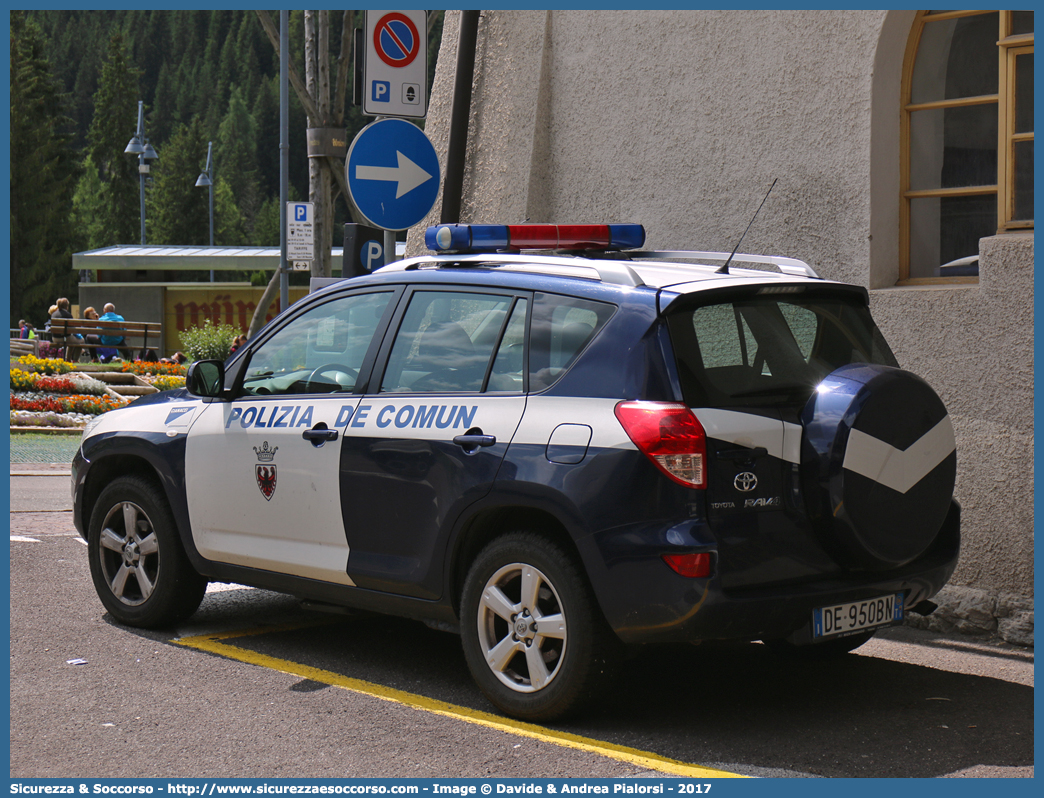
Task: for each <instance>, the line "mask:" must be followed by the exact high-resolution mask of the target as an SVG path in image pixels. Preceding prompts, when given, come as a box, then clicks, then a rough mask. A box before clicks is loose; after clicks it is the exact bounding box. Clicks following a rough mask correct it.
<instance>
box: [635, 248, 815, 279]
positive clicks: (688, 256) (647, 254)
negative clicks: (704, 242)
mask: <svg viewBox="0 0 1044 798" xmlns="http://www.w3.org/2000/svg"><path fill="white" fill-rule="evenodd" d="M626 254H627V256H628V257H630V258H631V259H633V260H638V259H645V260H668V259H675V260H677V259H685V260H720V261H728V260H729V258H730V257H731V258H732V260H733V261H738V262H740V263H744V262H746V263H768V264H771V265H772V266H775V267H776V268H777V269H779V270H780V272H782V273H783V274H790V275H794V276H795V277H814V278H815V279H817V280H821V279H822V278H821V277H820V276H819V275H818V274H816V271H815V269H813V268H812V267H811V266H809V265H808V264H807V263H805V262H804V261H803V260H797V259H796V258H784V257H783V256H781V255H743V254H740V253H736V254H735V255H733V254H732V253H730V252H692V251H685V250H663V251H653V250H649V251H628V252H627V253H626Z"/></svg>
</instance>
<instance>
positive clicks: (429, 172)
mask: <svg viewBox="0 0 1044 798" xmlns="http://www.w3.org/2000/svg"><path fill="white" fill-rule="evenodd" d="M344 172H345V178H346V179H347V181H348V192H349V193H350V194H351V195H352V200H353V201H354V202H355V205H356V207H357V208H358V209H359V211H360V212H361V213H362V215H363V216H364V217H365V218H366V221H367V222H368V223H369V224H371V225H373V226H374V227H380V228H382V229H384V230H405V229H406V228H408V227H412V226H413V225H415V224H417V223H418V222H419V221H421V220H422V219H423V218H424V217H425V216H427V215H428V211H430V210H431V209H432V207H433V206H434V205H435V199H436V198H437V197H438V194H439V158H438V156H437V155H436V154H435V147H433V146H432V143H431V141H429V139H428V137H427V136H426V135H424V131H422V130H421V129H420V128H419V127H417V126H416V125H414V124H412V123H410V122H407V121H405V120H402V119H382V120H381V121H379V122H374V123H373V124H371V125H367V126H366V127H364V128H363V129H362V130H361V131H359V135H358V136H356V137H355V141H353V142H352V146H351V147H350V148H349V150H348V159H347V160H346V161H345V166H344Z"/></svg>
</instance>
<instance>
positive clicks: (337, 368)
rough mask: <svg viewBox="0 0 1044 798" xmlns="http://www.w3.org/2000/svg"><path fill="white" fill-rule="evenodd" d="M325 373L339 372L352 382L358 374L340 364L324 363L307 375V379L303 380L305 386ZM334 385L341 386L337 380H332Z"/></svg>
mask: <svg viewBox="0 0 1044 798" xmlns="http://www.w3.org/2000/svg"><path fill="white" fill-rule="evenodd" d="M326 371H339V372H341V373H342V374H347V375H348V376H349V377H351V378H352V379H353V380H357V379H359V372H358V371H356V370H355V369H353V368H351V367H350V366H345V365H343V364H341V363H325V364H323V365H322V366H319V368H317V369H315V370H314V371H313V372H312V373H311V374H309V375H308V379H307V380H305V384H307V385H310V384H311V383H312V381H313V380H315V378H316V377H317V376H319V375H320V374H322V373H323V372H326ZM334 383H335V384H336V385H338V386H341V383H340V382H338V381H337V380H334ZM341 387H343V386H341ZM328 393H334V391H329V392H328Z"/></svg>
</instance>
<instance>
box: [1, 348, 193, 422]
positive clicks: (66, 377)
mask: <svg viewBox="0 0 1044 798" xmlns="http://www.w3.org/2000/svg"><path fill="white" fill-rule="evenodd" d="M77 367H78V364H75V363H69V362H67V361H64V360H60V359H57V358H42V357H35V356H33V355H24V356H22V357H20V358H18V359H17V361H12V364H11V372H10V374H11V377H10V380H11V426H12V427H83V426H84V425H85V424H86V423H87V422H88V421H89V420H90V419H91V418H93V417H95V416H98V415H100V414H102V413H107V412H108V411H110V410H115V409H116V408H119V407H125V406H126V405H127V404H128V403H129V402H130V401H132V399H122V400H121V399H119V398H115V397H114V396H113V393H112V391H111V390H110V389H109V387H108V385H106V384H105V383H104V382H102V381H101V380H96V379H94V378H93V377H91V376H89V375H88V374H83V373H80V372H78V371H75V369H76V368H77ZM112 370H113V371H115V370H116V369H115V368H113V369H112ZM119 371H122V372H124V373H131V374H135V375H136V376H138V377H139V378H140V379H142V380H144V381H145V382H147V383H149V384H151V385H153V386H154V387H155V388H156V389H157V390H160V391H168V390H171V389H173V388H183V387H184V386H185V372H186V368H185V367H184V366H182V365H178V364H177V363H155V362H145V361H140V362H127V363H122V364H120V367H119Z"/></svg>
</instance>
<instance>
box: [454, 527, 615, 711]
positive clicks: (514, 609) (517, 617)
mask: <svg viewBox="0 0 1044 798" xmlns="http://www.w3.org/2000/svg"><path fill="white" fill-rule="evenodd" d="M461 638H462V642H463V645H464V655H465V658H466V659H467V663H468V667H469V669H470V670H471V674H472V676H473V677H474V679H475V681H476V682H477V683H478V686H479V688H480V689H481V690H482V692H483V693H484V694H485V695H486V697H487V698H488V699H489V700H490V701H491V702H492V703H493V704H494V705H495V706H496V707H497V708H498V709H500V710H501V711H503V712H504V713H506V714H508V715H511V716H513V717H516V718H520V719H523V720H534V721H550V720H554V719H557V718H561V717H563V716H564V715H566V714H568V713H569V712H572V711H574V710H576V709H578V708H579V707H580V706H582V705H583V703H584V702H585V701H586V700H588V699H590V698H591V697H592V696H593V695H594V694H595V693H596V692H597V691H598V689H599V688H600V687H601V686H602V684H603V682H604V681H605V680H606V679H607V678H608V677H609V675H610V671H611V667H610V666H611V662H612V660H613V656H612V649H613V648H614V646H613V636H612V632H611V631H610V630H609V629H608V627H607V625H606V623H605V620H604V619H603V618H602V616H601V613H600V612H599V611H598V609H597V606H596V604H595V602H594V598H593V597H592V596H591V593H590V590H589V589H588V587H587V584H586V582H585V581H584V579H583V577H582V576H581V574H580V572H579V570H578V569H577V567H576V566H575V564H574V562H573V560H572V558H571V557H570V556H569V555H567V554H566V552H564V551H563V550H562V549H561V548H559V546H557V545H556V544H554V543H552V542H551V541H550V540H547V539H546V538H543V537H540V536H539V535H536V534H534V533H531V532H515V533H511V534H508V535H505V536H503V537H501V538H498V539H497V540H495V541H493V542H492V543H490V544H489V545H488V546H487V547H486V548H485V549H483V551H482V552H481V553H480V554H479V556H478V557H477V558H476V560H475V562H474V563H473V564H472V566H471V569H470V570H469V572H468V575H467V579H466V580H465V583H464V592H463V596H462V599H461Z"/></svg>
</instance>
